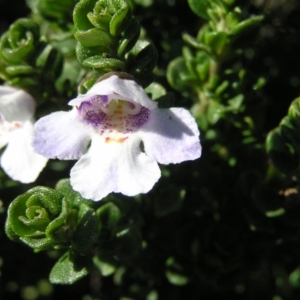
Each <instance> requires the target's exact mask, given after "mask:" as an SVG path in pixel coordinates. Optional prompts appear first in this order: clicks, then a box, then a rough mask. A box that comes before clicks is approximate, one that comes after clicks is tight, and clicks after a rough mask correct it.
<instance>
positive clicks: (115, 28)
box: [109, 1, 131, 36]
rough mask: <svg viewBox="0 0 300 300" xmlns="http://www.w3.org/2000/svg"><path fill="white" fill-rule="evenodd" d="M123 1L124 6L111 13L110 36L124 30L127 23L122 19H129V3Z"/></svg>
mask: <svg viewBox="0 0 300 300" xmlns="http://www.w3.org/2000/svg"><path fill="white" fill-rule="evenodd" d="M123 3H124V6H123V7H122V8H121V9H120V10H118V11H117V12H116V13H115V14H114V15H113V17H112V19H111V21H110V24H109V31H110V34H111V35H112V36H116V35H117V34H119V33H120V32H121V31H123V30H125V29H126V27H127V25H128V24H126V23H125V22H124V20H126V18H128V19H129V18H130V17H131V10H130V6H129V4H128V3H127V2H125V1H124V2H123ZM124 23H125V24H124ZM124 27H125V28H124Z"/></svg>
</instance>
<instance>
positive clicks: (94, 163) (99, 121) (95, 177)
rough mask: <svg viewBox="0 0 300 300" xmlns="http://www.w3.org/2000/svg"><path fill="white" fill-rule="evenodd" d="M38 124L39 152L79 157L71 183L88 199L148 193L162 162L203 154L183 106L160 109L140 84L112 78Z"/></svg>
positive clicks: (190, 120)
mask: <svg viewBox="0 0 300 300" xmlns="http://www.w3.org/2000/svg"><path fill="white" fill-rule="evenodd" d="M69 105H71V106H73V109H72V110H71V111H69V112H55V113H53V114H50V115H49V116H46V117H44V118H41V119H40V120H39V121H37V122H36V124H35V135H34V147H35V150H36V151H37V152H39V153H41V154H42V155H45V156H46V157H49V158H58V159H79V161H78V162H77V163H76V164H75V165H74V167H73V168H72V170H71V174H70V177H71V185H72V187H73V189H74V190H76V191H78V192H79V193H80V194H81V195H82V196H83V197H85V198H88V199H93V200H101V199H102V198H103V197H105V196H106V195H108V194H109V193H111V192H120V193H122V194H124V195H127V196H133V195H137V194H139V193H147V192H148V191H149V190H150V189H151V188H152V187H153V185H154V184H155V183H156V182H157V180H158V179H159V178H160V175H161V173H160V169H159V167H158V164H157V163H161V164H169V163H180V162H182V161H185V160H194V159H196V158H198V157H200V155H201V146H200V142H199V131H198V127H197V124H196V122H195V120H194V119H193V117H192V116H191V115H190V113H189V112H188V111H187V110H185V109H182V108H171V109H159V108H158V107H157V103H156V102H155V101H152V100H151V99H150V98H149V97H148V96H147V94H146V93H145V92H144V90H143V89H142V87H141V86H139V85H138V84H137V83H136V82H135V81H133V80H128V79H121V78H119V77H118V76H116V75H112V76H110V77H108V78H107V79H104V80H102V81H100V82H98V83H96V84H95V85H94V86H93V87H92V88H91V89H90V90H89V91H88V92H87V93H86V94H84V95H79V96H78V97H77V98H76V99H73V100H71V101H70V102H69Z"/></svg>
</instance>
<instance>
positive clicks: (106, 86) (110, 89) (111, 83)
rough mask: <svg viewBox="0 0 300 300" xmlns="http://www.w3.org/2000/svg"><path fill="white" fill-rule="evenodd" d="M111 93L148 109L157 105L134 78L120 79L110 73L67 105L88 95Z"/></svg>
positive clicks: (76, 103) (76, 102)
mask: <svg viewBox="0 0 300 300" xmlns="http://www.w3.org/2000/svg"><path fill="white" fill-rule="evenodd" d="M113 93H114V94H119V95H120V96H121V99H123V100H128V101H129V100H131V101H132V102H135V103H138V104H140V105H142V106H144V107H146V108H148V109H154V108H156V107H157V103H156V102H155V101H152V100H151V99H150V98H149V97H148V95H147V94H146V93H145V91H144V90H143V88H142V87H141V86H140V85H138V84H137V83H136V82H135V81H134V80H129V79H122V78H119V77H118V76H117V75H112V76H110V77H108V78H107V79H104V80H102V81H99V82H97V83H96V84H94V85H93V86H92V88H91V89H90V90H89V91H88V92H87V93H86V94H84V95H79V96H78V97H77V98H76V99H73V100H71V101H70V102H69V105H78V104H80V103H81V102H82V101H85V99H87V98H89V97H90V96H94V95H111V94H113Z"/></svg>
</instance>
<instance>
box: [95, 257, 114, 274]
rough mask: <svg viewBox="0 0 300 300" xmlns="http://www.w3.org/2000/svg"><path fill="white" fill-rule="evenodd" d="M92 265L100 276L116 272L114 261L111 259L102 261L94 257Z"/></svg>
mask: <svg viewBox="0 0 300 300" xmlns="http://www.w3.org/2000/svg"><path fill="white" fill-rule="evenodd" d="M93 262H94V265H95V266H96V267H97V268H98V270H99V271H100V273H101V275H102V276H104V277H105V276H109V275H111V274H113V273H114V272H115V271H116V261H115V260H112V259H107V258H105V259H103V258H102V257H101V258H100V257H98V256H94V258H93Z"/></svg>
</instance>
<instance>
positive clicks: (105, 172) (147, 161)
mask: <svg viewBox="0 0 300 300" xmlns="http://www.w3.org/2000/svg"><path fill="white" fill-rule="evenodd" d="M70 177H71V185H72V187H73V189H74V190H76V191H78V192H79V193H80V194H81V195H82V196H83V197H85V198H87V199H93V200H101V199H102V198H103V197H105V196H107V195H108V194H109V193H111V192H119V193H122V194H124V195H127V196H134V195H137V194H139V193H147V192H148V191H149V190H150V189H151V188H152V187H153V185H154V184H155V183H156V182H157V180H158V179H159V178H160V170H159V167H158V165H157V163H156V162H155V160H154V159H152V158H150V157H148V156H147V155H145V153H143V152H141V150H140V140H139V139H138V138H135V137H134V136H131V137H130V138H129V139H128V140H126V141H125V142H123V143H117V142H109V143H107V142H105V140H104V139H102V138H100V137H99V136H94V137H93V139H92V144H91V147H90V149H89V151H88V152H87V153H86V154H85V155H83V156H82V157H81V158H80V160H79V161H78V162H77V163H76V164H75V166H74V167H73V168H72V170H71V174H70Z"/></svg>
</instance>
